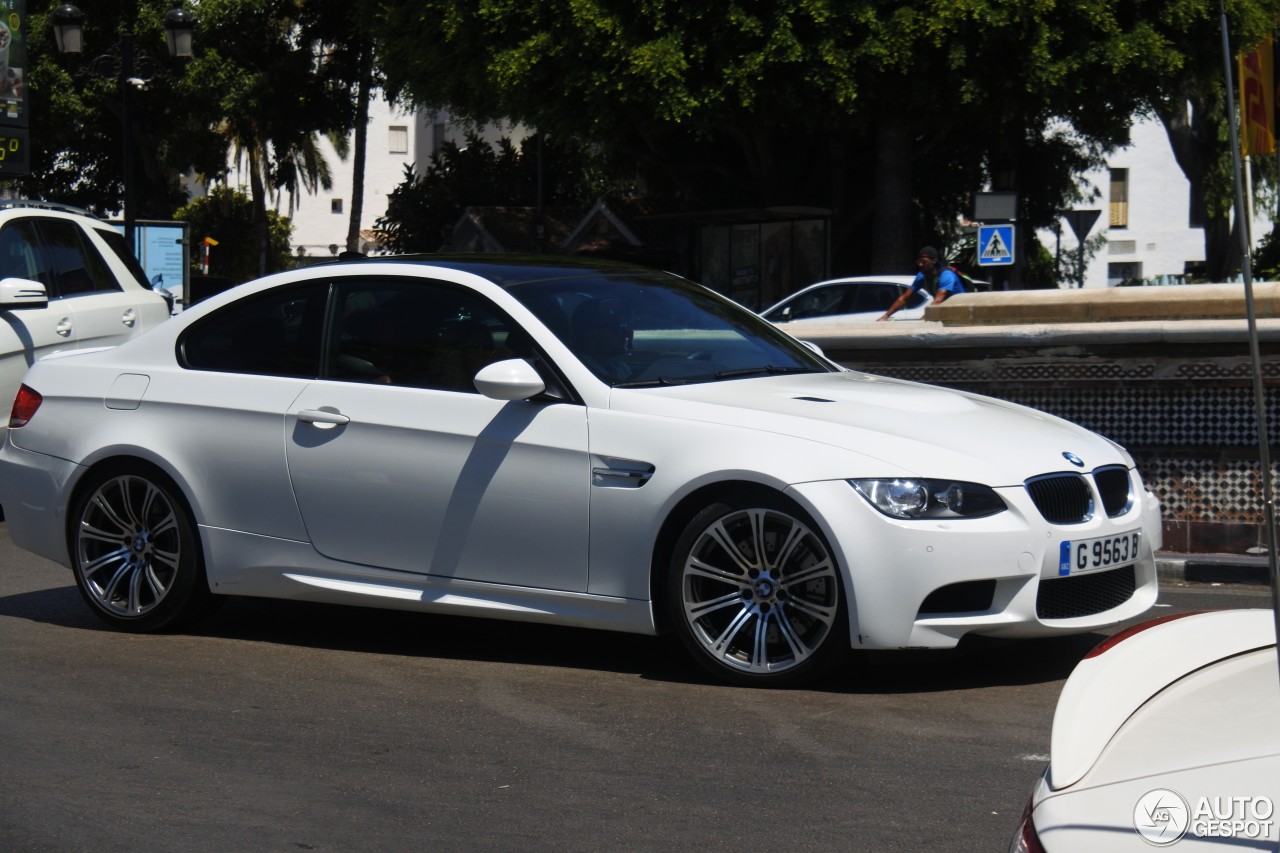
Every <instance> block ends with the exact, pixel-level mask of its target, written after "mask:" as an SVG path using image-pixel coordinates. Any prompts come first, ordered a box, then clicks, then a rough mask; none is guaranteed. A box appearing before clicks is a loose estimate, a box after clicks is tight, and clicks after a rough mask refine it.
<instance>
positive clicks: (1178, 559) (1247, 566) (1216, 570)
mask: <svg viewBox="0 0 1280 853" xmlns="http://www.w3.org/2000/svg"><path fill="white" fill-rule="evenodd" d="M1156 571H1157V573H1158V574H1159V576H1160V579H1161V580H1167V581H1185V582H1187V583H1239V584H1262V585H1266V584H1269V583H1270V582H1271V567H1270V566H1269V565H1268V561H1267V558H1266V557H1247V556H1240V555H1237V554H1178V553H1174V552H1170V551H1157V552H1156Z"/></svg>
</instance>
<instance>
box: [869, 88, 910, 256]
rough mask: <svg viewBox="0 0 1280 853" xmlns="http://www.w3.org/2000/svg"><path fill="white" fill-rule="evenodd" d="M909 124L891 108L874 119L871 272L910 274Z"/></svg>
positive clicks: (898, 111) (900, 114)
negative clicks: (874, 163) (873, 200)
mask: <svg viewBox="0 0 1280 853" xmlns="http://www.w3.org/2000/svg"><path fill="white" fill-rule="evenodd" d="M911 153H912V133H911V122H910V120H909V119H908V118H907V117H905V116H903V115H902V113H901V110H899V109H897V108H896V107H894V106H891V107H889V108H888V109H885V110H882V111H881V113H880V115H879V116H878V117H877V119H876V176H875V180H876V186H875V221H874V222H873V223H872V234H873V238H874V239H873V241H872V248H871V272H872V273H873V274H891V273H908V272H911V266H912V265H911V259H912V258H913V257H914V255H913V252H914V251H915V248H913V247H912V246H911Z"/></svg>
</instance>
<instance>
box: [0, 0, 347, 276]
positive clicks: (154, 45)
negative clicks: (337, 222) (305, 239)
mask: <svg viewBox="0 0 1280 853" xmlns="http://www.w3.org/2000/svg"><path fill="white" fill-rule="evenodd" d="M31 5H32V6H34V5H35V4H34V2H33V3H32V4H31ZM54 5H56V4H49V6H48V9H49V10H52V8H53V7H54ZM82 5H83V6H84V7H85V8H84V11H85V14H86V20H85V28H86V29H85V57H84V58H83V59H77V58H72V57H59V56H57V54H56V51H55V49H54V47H53V36H52V31H51V28H50V26H49V23H48V13H47V11H45V10H41V11H39V12H37V13H35V14H32V15H31V16H30V17H29V19H28V32H27V36H28V44H29V53H30V56H31V57H32V62H31V68H30V69H29V70H28V73H27V80H28V86H29V91H30V97H31V115H32V124H31V138H32V148H33V155H32V174H31V176H30V177H29V178H26V179H23V180H21V181H20V182H18V188H19V191H21V192H23V193H24V194H27V195H30V196H33V197H43V198H50V199H55V200H58V201H63V202H67V203H71V204H75V205H77V206H80V207H86V208H89V209H91V210H94V211H96V212H99V213H109V212H114V211H118V210H120V208H121V199H122V197H123V177H122V175H123V167H122V158H123V151H124V141H123V139H122V133H123V129H122V116H121V114H120V86H119V84H118V82H117V81H116V80H114V79H102V78H99V77H96V76H94V75H92V74H89V73H86V71H85V69H84V66H86V65H87V64H88V61H89V59H90V58H92V57H94V56H95V55H98V54H105V53H107V52H109V51H110V50H111V48H112V47H113V46H114V45H115V44H116V42H117V41H118V39H119V36H120V34H122V33H125V32H128V33H130V34H132V35H133V37H134V40H135V42H136V44H137V47H138V49H139V51H140V52H142V53H145V54H147V55H149V56H150V57H153V58H157V59H159V65H160V66H161V68H163V69H164V70H165V71H166V72H167V73H166V74H162V75H160V76H156V77H155V78H154V79H152V80H151V81H149V82H148V83H146V85H145V86H143V87H141V88H136V89H135V90H134V92H133V116H132V118H133V121H132V128H131V130H132V137H131V141H132V145H131V149H132V151H133V152H134V155H135V157H137V159H138V163H139V165H140V168H138V169H137V172H136V174H137V181H138V190H139V192H138V206H139V209H138V210H137V211H136V214H137V216H138V217H139V218H159V219H167V218H169V217H171V216H172V215H173V213H174V210H175V208H176V207H178V206H179V205H181V204H182V203H183V202H185V201H186V193H185V191H184V189H183V187H182V184H181V182H180V177H179V176H181V175H183V174H185V173H188V172H190V171H194V172H195V173H196V175H198V176H199V177H200V178H202V179H204V180H206V181H211V182H217V181H218V180H220V179H223V178H224V177H225V176H226V174H227V164H228V159H229V156H230V157H231V158H232V159H238V162H239V163H240V164H241V165H242V167H243V169H244V171H245V173H246V174H247V176H248V178H249V185H250V187H251V198H252V200H253V207H252V209H251V219H252V221H253V222H254V223H255V224H256V226H257V233H258V235H259V269H261V270H263V271H265V270H266V269H267V268H268V267H269V266H270V263H269V256H270V252H271V244H270V240H271V236H270V220H269V217H268V213H267V211H268V205H269V203H271V202H272V201H274V200H276V199H277V198H278V197H279V195H280V194H285V195H288V196H290V197H292V196H293V195H294V194H296V193H298V192H303V191H314V190H315V189H316V188H318V187H321V186H324V187H327V186H329V183H330V172H329V166H328V164H327V163H325V162H324V160H323V158H322V157H321V155H320V153H319V151H320V149H319V147H318V145H317V140H318V138H319V136H320V135H323V134H328V133H334V134H338V135H339V136H340V137H341V138H343V139H345V138H346V135H347V133H348V131H349V130H350V129H351V127H352V122H353V121H354V120H355V99H356V95H355V92H356V86H355V83H354V81H353V76H354V75H355V74H356V73H357V71H358V65H357V62H356V60H355V59H354V58H353V54H352V52H351V51H350V50H348V49H347V48H346V46H345V45H346V41H347V40H348V39H349V38H350V36H351V35H352V32H353V27H354V24H353V21H358V20H361V19H362V17H361V16H356V15H353V12H354V11H357V7H358V6H359V3H358V2H357V3H356V4H355V6H353V4H352V3H350V2H347V3H343V4H339V3H336V2H333V0H316V2H308V0H201V2H200V3H199V4H198V5H197V6H195V8H194V9H193V10H192V11H193V12H194V13H195V15H196V16H197V18H198V25H197V31H196V41H195V56H194V57H192V58H191V59H189V60H169V59H168V57H167V50H166V48H165V44H164V28H163V25H162V23H161V21H162V18H163V15H164V13H165V12H167V11H168V10H169V9H171V8H173V6H174V0H129V2H120V3H92V4H82Z"/></svg>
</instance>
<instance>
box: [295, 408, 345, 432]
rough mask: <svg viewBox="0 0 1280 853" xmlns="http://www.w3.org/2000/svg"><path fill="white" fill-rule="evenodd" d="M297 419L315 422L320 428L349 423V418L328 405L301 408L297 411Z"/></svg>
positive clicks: (330, 427)
mask: <svg viewBox="0 0 1280 853" xmlns="http://www.w3.org/2000/svg"><path fill="white" fill-rule="evenodd" d="M298 420H300V421H303V422H304V423H309V424H315V425H316V426H318V427H320V429H332V428H333V427H336V426H342V425H343V424H349V423H351V418H349V417H347V416H346V415H344V414H342V413H341V412H339V411H338V410H337V409H332V408H329V407H328V406H325V407H323V408H320V409H303V410H302V411H300V412H298Z"/></svg>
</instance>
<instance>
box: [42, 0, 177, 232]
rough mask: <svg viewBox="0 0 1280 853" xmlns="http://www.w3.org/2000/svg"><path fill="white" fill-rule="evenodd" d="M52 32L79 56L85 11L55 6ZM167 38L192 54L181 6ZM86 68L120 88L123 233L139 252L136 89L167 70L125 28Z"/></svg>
mask: <svg viewBox="0 0 1280 853" xmlns="http://www.w3.org/2000/svg"><path fill="white" fill-rule="evenodd" d="M51 18H52V21H53V34H54V38H55V40H56V41H57V44H58V52H59V53H63V54H68V55H73V56H78V55H79V54H80V53H81V51H82V50H83V45H84V13H83V12H81V11H80V9H79V8H78V7H76V6H75V5H74V4H72V3H70V2H65V3H63V4H62V5H61V6H59V7H58V8H57V9H54V10H53V15H52V16H51ZM164 29H165V40H166V42H167V43H168V46H169V55H170V56H171V57H174V58H175V59H178V58H186V57H189V56H191V36H192V33H193V32H194V31H195V19H194V18H192V17H191V15H190V14H188V13H187V12H186V10H184V9H182V8H181V7H176V8H173V9H170V10H169V11H168V12H167V13H165V16H164ZM84 70H86V71H87V72H88V73H90V74H92V75H94V76H95V77H101V78H103V79H106V80H115V81H116V85H117V86H118V87H119V89H120V119H121V125H122V127H121V130H122V132H121V139H122V149H123V154H124V163H123V165H124V236H125V241H126V242H127V243H128V244H129V248H130V249H131V250H132V251H134V252H137V249H138V247H137V245H136V244H135V243H134V231H135V230H136V227H135V223H136V222H137V201H136V193H137V188H136V187H135V185H134V183H135V178H134V160H135V157H134V146H133V144H132V142H133V139H132V137H133V89H134V87H135V86H136V87H141V86H142V85H143V84H145V83H146V82H147V81H148V80H152V79H154V78H156V77H159V76H161V75H163V74H164V68H163V67H161V65H160V62H159V61H158V60H156V59H154V58H153V57H151V56H148V55H147V54H146V53H143V52H140V51H139V50H138V49H137V47H136V46H135V45H134V42H133V34H132V33H129V32H127V31H126V32H122V33H121V34H120V38H119V41H117V42H116V44H115V46H113V47H112V48H111V49H110V50H109V51H108V52H107V53H104V54H102V55H101V56H96V57H94V58H93V59H91V60H89V61H88V62H87V63H86V64H85V66H84Z"/></svg>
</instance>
